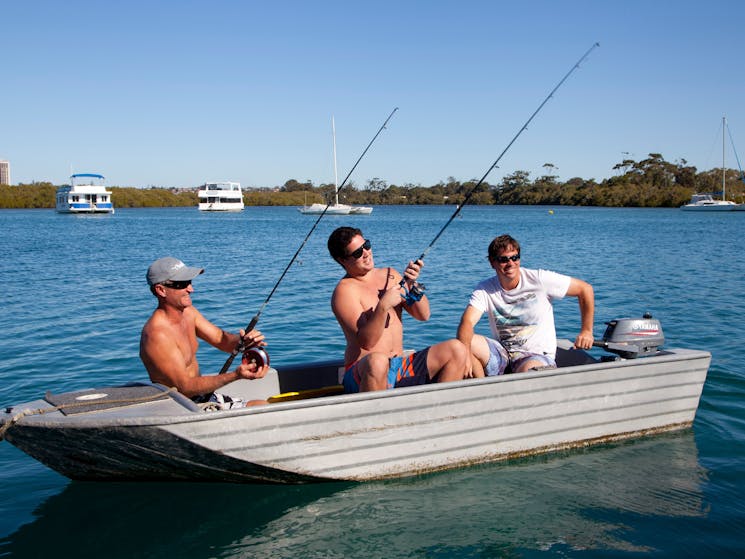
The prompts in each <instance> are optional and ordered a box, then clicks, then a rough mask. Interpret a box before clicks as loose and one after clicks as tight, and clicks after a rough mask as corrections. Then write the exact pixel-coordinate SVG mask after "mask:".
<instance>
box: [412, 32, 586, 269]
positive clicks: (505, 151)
mask: <svg viewBox="0 0 745 559" xmlns="http://www.w3.org/2000/svg"><path fill="white" fill-rule="evenodd" d="M599 46H600V43H595V44H594V45H592V46H591V47H590V48H589V49H588V50H587V52H585V54H583V55H582V58H580V59H579V60H578V61H577V63H576V64H575V65H574V66H572V68H571V70H569V72H567V74H566V75H565V76H564V77H563V78H562V79H561V81H560V82H559V83H558V84H556V87H554V88H553V89H552V90H551V93H549V94H548V96H547V97H546V98H545V99H544V100H543V103H541V104H540V106H539V107H538V108H537V109H536V110H535V112H534V113H533V114H532V115H531V116H530V118H529V119H528V120H527V121H526V122H525V124H523V126H522V128H520V130H519V131H518V132H517V134H515V137H514V138H512V141H510V143H509V144H507V147H506V148H504V150H503V151H502V153H501V154H499V157H497V160H496V161H495V162H494V163H492V166H491V167H489V169H487V171H486V173H484V176H483V177H481V180H480V181H479V182H477V183H476V186H474V187H473V188H471V190H470V191H469V192H468V194H467V195H466V197H465V198H464V199H463V201H462V202H461V203H460V204H458V207H457V208H456V209H455V212H453V215H451V216H450V219H448V221H447V223H445V225H443V226H442V229H440V232H439V233H437V235H435V238H434V239H432V242H431V243H429V246H428V247H427V248H426V249H424V252H422V254H421V256H419V258H418V260H424V257H425V256H426V255H427V253H428V252H429V251H430V249H431V248H432V247H433V246H434V244H435V243H436V242H437V239H439V238H440V235H442V233H443V232H444V231H445V229H447V227H448V225H450V223H452V221H453V220H454V219H455V218H456V216H457V215H458V214H459V213H460V211H461V209H463V206H465V205H466V204H467V203H468V200H469V199H470V198H471V196H472V195H473V194H474V192H476V189H477V188H478V187H479V186H481V183H483V182H484V180H486V177H487V176H488V175H489V173H491V172H492V170H493V169H494V167H496V166H497V163H499V161H500V160H501V159H502V157H503V156H504V154H505V153H507V150H509V149H510V147H512V144H514V143H515V140H517V138H518V137H519V136H520V134H522V133H523V131H524V130H525V129H526V128H527V127H528V124H530V121H532V120H533V118H535V116H536V115H537V114H538V113H539V112H540V111H541V109H542V108H543V106H544V105H545V104H546V103H547V102H548V100H549V99H551V97H553V95H554V93H556V90H557V89H559V88H560V87H561V85H562V84H563V83H564V82H565V81H566V80H567V78H569V76H570V75H571V74H572V73H573V72H574V71H575V70H576V69H577V68H579V65H580V64H582V62H584V61H585V59H586V58H587V57H588V56H590V53H591V52H592V51H593V50H594V49H595V48H596V47H599Z"/></svg>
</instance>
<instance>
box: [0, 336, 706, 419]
mask: <svg viewBox="0 0 745 559" xmlns="http://www.w3.org/2000/svg"><path fill="white" fill-rule="evenodd" d="M702 359H705V360H708V361H709V362H710V360H711V353H710V352H708V351H704V350H693V349H681V348H678V349H670V350H667V351H662V352H661V354H660V355H653V356H647V357H639V358H636V359H618V360H615V361H598V362H596V363H587V364H581V365H571V366H567V367H559V368H556V369H547V370H541V371H528V372H524V373H519V374H510V375H500V376H492V377H484V378H479V379H464V380H460V381H454V382H447V383H432V384H426V385H419V386H411V387H402V388H397V389H395V390H383V391H374V392H360V393H356V394H338V395H331V396H324V397H320V398H309V399H298V400H291V401H286V402H276V403H271V404H267V405H258V406H250V407H246V408H239V409H232V410H220V411H211V412H206V413H202V412H195V411H193V410H188V409H187V408H184V409H183V413H182V414H178V415H158V416H150V417H131V416H128V417H121V416H116V415H114V414H112V415H108V416H107V411H108V410H102V411H101V412H100V413H97V412H91V413H86V414H80V415H76V416H62V414H61V412H60V411H58V410H57V411H52V412H47V411H43V412H41V413H37V414H33V413H30V414H28V415H27V416H25V417H24V418H22V419H21V420H20V422H16V425H18V424H19V423H20V424H23V425H25V426H28V427H38V428H53V427H56V426H58V425H60V424H61V423H64V424H65V426H66V428H68V429H76V428H82V429H86V428H105V427H109V426H116V427H127V426H132V427H144V426H156V427H157V426H167V425H177V424H183V423H192V422H201V421H214V420H218V419H226V418H228V417H239V416H245V415H257V414H265V413H283V412H288V411H292V410H297V409H304V408H312V407H319V406H329V405H334V404H341V403H347V404H350V403H355V402H367V401H370V400H379V399H383V398H386V399H387V398H401V397H407V396H411V395H416V394H424V393H434V392H438V391H442V390H460V389H463V388H472V387H480V386H488V385H492V384H498V383H503V382H521V381H529V380H532V379H536V378H539V379H544V378H551V377H558V376H565V375H576V374H583V373H591V372H596V371H602V372H605V373H608V374H611V373H612V372H613V371H615V370H618V369H623V368H628V367H637V366H639V364H640V363H649V364H650V365H651V364H654V365H658V364H664V363H671V362H683V361H698V360H702ZM302 365H303V364H302V363H300V364H297V365H295V367H301V366H302ZM289 367H290V366H288V368H289ZM691 370H693V369H691ZM706 370H707V371H708V365H707V367H706ZM681 372H684V371H681ZM655 374H658V373H655V372H652V373H649V374H647V375H644V376H650V375H651V376H654V375H655ZM701 385H702V389H703V382H702V383H701ZM95 388H96V387H91V389H95ZM83 390H87V389H83ZM37 402H40V403H43V404H45V405H46V406H47V407H46V408H41V409H42V410H46V409H50V408H53V406H51V405H50V404H49V403H48V402H46V401H45V400H33V401H31V402H26V403H21V404H17V405H15V406H12V408H13V410H14V412H13V414H15V413H18V411H19V410H21V409H23V406H28V404H34V403H37ZM158 403H159V402H158V401H156V402H145V403H137V405H140V406H147V405H149V404H153V405H157V404H158ZM30 408H31V406H28V407H27V409H30ZM32 417H34V419H33V420H32V421H24V419H30V418H32ZM10 420H11V419H10V417H9V418H8V419H7V420H6V421H10ZM6 421H3V424H4V423H5V422H6Z"/></svg>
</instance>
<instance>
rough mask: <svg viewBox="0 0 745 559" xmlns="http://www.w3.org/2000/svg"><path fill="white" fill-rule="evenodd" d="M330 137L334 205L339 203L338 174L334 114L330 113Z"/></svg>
mask: <svg viewBox="0 0 745 559" xmlns="http://www.w3.org/2000/svg"><path fill="white" fill-rule="evenodd" d="M331 138H332V140H333V143H334V205H335V206H338V205H339V175H338V174H337V172H336V126H335V125H334V116H333V115H331Z"/></svg>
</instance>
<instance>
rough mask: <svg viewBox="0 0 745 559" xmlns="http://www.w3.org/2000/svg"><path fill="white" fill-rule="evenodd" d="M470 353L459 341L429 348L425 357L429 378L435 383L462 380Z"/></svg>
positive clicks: (449, 341)
mask: <svg viewBox="0 0 745 559" xmlns="http://www.w3.org/2000/svg"><path fill="white" fill-rule="evenodd" d="M470 358H471V353H470V352H469V351H468V349H467V348H466V346H464V345H463V344H462V343H461V342H460V340H456V339H452V340H446V341H444V342H440V343H439V344H435V345H433V346H430V348H429V353H428V355H427V369H428V370H429V378H430V379H432V380H433V381H435V382H449V381H453V380H462V379H463V378H464V376H465V374H466V368H467V364H468V360H469V359H470Z"/></svg>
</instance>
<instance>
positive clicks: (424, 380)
mask: <svg viewBox="0 0 745 559" xmlns="http://www.w3.org/2000/svg"><path fill="white" fill-rule="evenodd" d="M428 354H429V348H425V349H423V350H421V351H417V352H416V353H411V354H409V355H407V356H406V357H391V358H390V359H389V360H388V380H387V382H386V388H400V387H402V386H417V385H420V384H429V383H430V382H432V380H431V379H430V378H429V369H427V355H428ZM358 363H359V361H357V362H355V363H353V364H352V365H350V366H349V367H347V370H346V371H345V372H344V381H343V383H342V384H344V392H345V393H347V394H353V393H355V392H359V391H360V384H362V378H361V377H360V374H359V371H358V370H357V364H358Z"/></svg>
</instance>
